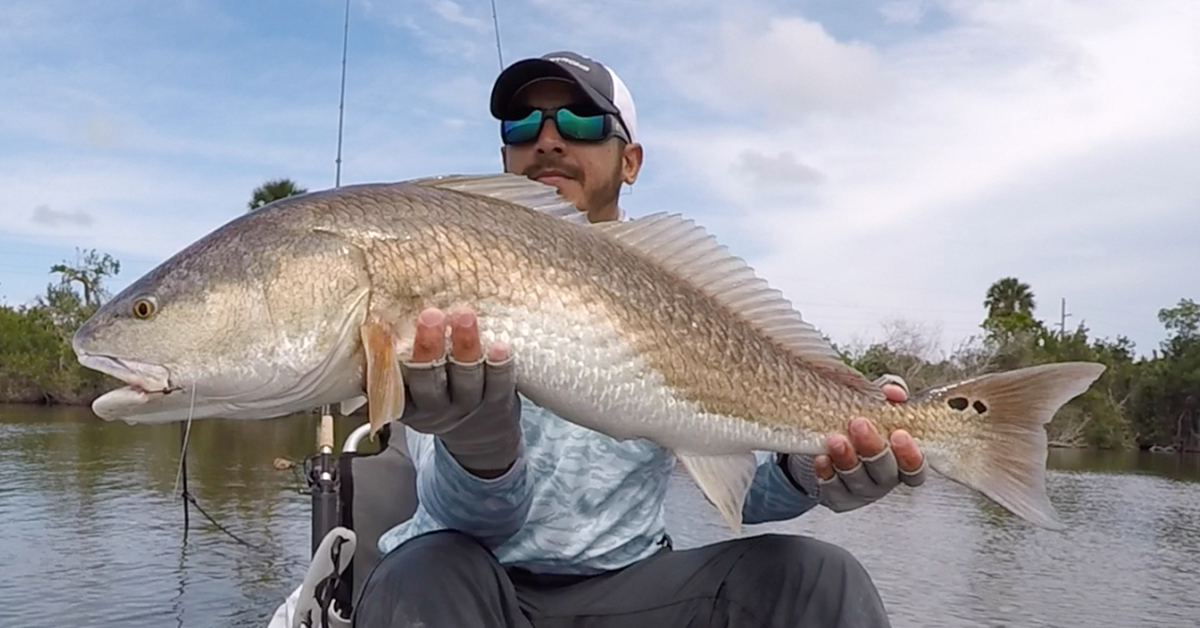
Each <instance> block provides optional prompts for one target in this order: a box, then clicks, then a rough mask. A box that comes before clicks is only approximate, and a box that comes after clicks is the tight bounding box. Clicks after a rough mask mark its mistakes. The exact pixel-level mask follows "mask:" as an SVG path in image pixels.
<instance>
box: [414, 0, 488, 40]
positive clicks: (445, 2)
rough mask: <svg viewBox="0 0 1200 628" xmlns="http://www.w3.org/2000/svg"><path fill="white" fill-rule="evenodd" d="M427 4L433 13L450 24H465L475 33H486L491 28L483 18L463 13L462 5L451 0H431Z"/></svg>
mask: <svg viewBox="0 0 1200 628" xmlns="http://www.w3.org/2000/svg"><path fill="white" fill-rule="evenodd" d="M429 4H430V7H431V8H432V9H433V12H434V13H437V14H438V15H439V16H441V18H442V19H444V20H446V21H447V22H450V23H451V24H457V25H459V26H465V27H467V28H469V29H471V30H473V31H475V32H477V33H487V32H489V31H490V30H491V28H490V27H489V26H488V24H487V23H486V22H484V21H483V20H481V19H479V18H477V17H471V16H468V15H467V14H466V13H464V12H463V8H462V5H461V4H459V3H457V2H454V1H453V0H432V1H431V2H430V3H429Z"/></svg>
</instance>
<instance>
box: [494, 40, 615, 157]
mask: <svg viewBox="0 0 1200 628" xmlns="http://www.w3.org/2000/svg"><path fill="white" fill-rule="evenodd" d="M548 78H550V79H560V80H564V81H567V82H569V83H571V84H573V85H575V86H576V87H578V88H579V91H580V92H581V93H582V94H583V95H584V97H586V98H587V99H588V100H589V101H590V102H591V103H592V105H594V106H595V107H596V108H597V109H599V110H600V111H603V112H605V113H611V114H615V115H616V116H617V118H618V119H619V120H620V121H621V124H622V125H624V127H625V130H626V131H627V132H628V133H629V139H630V141H636V140H635V137H636V136H635V133H636V128H635V127H636V126H637V113H636V110H635V109H634V106H633V96H632V95H630V93H629V88H627V87H625V83H624V82H623V81H622V80H621V78H620V77H619V76H617V74H616V72H613V71H612V68H609V67H607V66H605V65H603V64H601V63H600V62H598V61H595V60H593V59H589V58H587V57H585V56H583V55H581V54H578V53H575V52H570V51H565V50H564V51H559V52H551V53H549V54H546V55H543V56H541V57H539V58H533V59H522V60H521V61H517V62H516V63H513V64H512V65H510V66H508V67H507V68H505V69H504V71H503V72H501V73H500V76H498V77H496V83H495V85H493V86H492V102H491V110H492V117H494V118H496V119H497V120H501V119H503V118H504V115H505V114H506V113H507V112H508V109H509V105H510V104H511V103H512V100H513V96H515V95H516V94H517V92H518V91H520V90H521V88H523V87H525V86H526V85H528V84H530V83H532V82H534V81H537V80H541V79H548Z"/></svg>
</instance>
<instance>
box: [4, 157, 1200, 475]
mask: <svg viewBox="0 0 1200 628" xmlns="http://www.w3.org/2000/svg"><path fill="white" fill-rule="evenodd" d="M304 192H305V190H304V189H302V188H299V187H298V186H296V185H295V184H294V183H293V182H291V181H290V180H288V179H278V180H273V181H268V182H267V183H265V184H264V185H263V186H260V187H259V188H257V189H256V190H255V191H254V194H253V196H252V197H251V201H250V203H249V204H248V211H255V210H256V209H258V208H259V207H262V206H264V205H266V204H268V203H270V202H272V201H274V200H277V199H280V198H284V197H287V196H291V195H294V194H302V193H304ZM120 268H121V265H120V262H119V261H118V260H116V259H115V258H113V257H112V256H111V255H109V254H107V253H99V252H97V251H95V250H81V251H79V252H78V254H77V256H76V259H75V260H74V261H73V262H72V261H64V262H63V263H61V264H55V265H54V266H52V267H51V268H50V273H51V274H52V275H54V276H56V277H57V281H52V282H51V283H49V284H48V285H47V286H46V292H45V294H43V295H41V296H39V297H37V298H36V299H35V300H34V301H33V302H31V303H28V304H23V305H10V304H6V303H0V403H13V404H40V405H79V406H85V405H90V404H91V402H92V400H94V399H95V398H96V397H98V396H99V395H101V394H103V393H104V392H106V391H108V390H111V389H112V388H114V387H116V386H119V385H121V383H120V382H118V381H117V380H116V379H114V378H111V377H109V376H107V375H104V374H101V373H97V372H95V371H92V370H90V369H86V368H84V367H82V366H81V365H80V364H79V362H78V361H77V360H76V357H75V353H74V351H73V350H72V349H71V336H72V335H73V334H74V332H75V330H76V329H78V328H79V326H80V325H82V324H83V322H84V321H85V320H87V318H88V317H89V316H91V314H92V313H93V312H95V311H96V309H97V308H98V307H99V306H100V305H101V304H103V303H104V302H105V301H106V300H107V299H109V298H110V294H109V293H108V291H107V290H106V288H105V285H104V284H105V281H106V279H108V278H111V277H114V276H116V275H117V274H118V273H119V272H120ZM983 306H984V308H985V310H986V317H985V318H984V320H983V322H982V323H981V325H980V330H979V333H978V334H977V335H974V336H972V337H971V338H969V339H967V340H966V341H964V342H962V343H961V344H960V345H959V346H957V347H955V348H954V350H953V351H951V352H950V354H949V355H940V354H939V352H937V351H936V346H937V341H936V338H935V337H934V335H933V334H931V333H930V332H929V331H928V330H927V329H926V328H925V327H924V326H923V325H922V324H920V323H913V322H910V321H903V320H898V321H893V322H891V323H888V324H887V325H885V332H886V333H885V338H884V339H883V340H881V341H879V342H875V343H872V344H869V345H864V344H862V343H857V344H851V345H847V346H836V345H835V346H836V348H837V349H838V351H839V353H841V355H842V358H843V360H845V361H846V363H847V364H850V365H851V366H853V367H855V368H857V369H858V370H859V371H861V372H862V373H863V374H865V375H866V376H868V377H870V378H874V377H878V376H879V375H882V374H885V373H892V374H896V375H900V376H902V377H904V378H905V380H906V381H907V382H908V385H909V388H910V390H911V391H912V392H913V394H914V395H915V394H919V391H921V390H924V389H926V388H930V387H933V386H938V385H942V384H947V383H951V382H954V381H959V380H962V379H966V378H969V377H974V376H977V375H980V374H983V373H987V372H994V371H1003V370H1011V369H1015V368H1020V367H1024V366H1032V365H1036V364H1044V363H1048V362H1063V361H1074V360H1083V361H1095V362H1100V363H1103V364H1105V365H1106V366H1107V367H1108V368H1107V369H1106V370H1105V372H1104V374H1103V375H1102V376H1101V377H1100V379H1099V380H1097V381H1096V383H1095V384H1093V385H1092V387H1091V388H1090V389H1088V391H1087V392H1086V393H1084V394H1083V395H1080V396H1079V397H1077V398H1075V399H1073V400H1071V401H1070V402H1069V403H1068V404H1067V405H1066V406H1064V407H1063V408H1062V409H1061V410H1059V412H1058V413H1057V414H1056V415H1055V418H1054V420H1053V421H1052V422H1051V423H1050V424H1049V426H1048V427H1047V431H1048V435H1049V441H1050V445H1051V446H1052V447H1069V448H1098V449H1133V448H1140V449H1152V450H1155V451H1176V452H1181V453H1182V452H1185V451H1193V452H1194V451H1200V304H1197V303H1196V301H1194V300H1192V299H1189V298H1181V299H1180V300H1179V301H1178V302H1177V303H1176V304H1175V305H1174V306H1172V307H1165V308H1162V309H1160V310H1159V312H1158V319H1159V321H1160V323H1162V325H1163V327H1164V329H1165V330H1166V332H1167V338H1166V340H1164V341H1163V342H1162V343H1160V346H1159V348H1158V349H1156V350H1154V351H1153V352H1152V353H1151V355H1150V356H1148V357H1136V356H1135V354H1134V345H1133V343H1132V342H1131V341H1130V340H1129V339H1128V338H1126V337H1124V336H1118V337H1117V338H1115V339H1109V338H1095V337H1090V336H1089V334H1088V332H1089V330H1088V329H1087V327H1086V325H1085V324H1083V323H1081V324H1080V325H1079V326H1078V327H1076V328H1075V329H1074V330H1071V329H1067V328H1065V327H1060V328H1058V329H1055V328H1054V327H1053V326H1050V325H1047V324H1046V323H1044V322H1043V321H1041V320H1038V319H1036V318H1035V317H1034V311H1035V309H1036V299H1035V296H1034V293H1033V291H1032V289H1031V288H1030V286H1029V285H1028V284H1025V283H1022V282H1020V281H1019V280H1018V279H1017V278H1014V277H1005V278H1002V279H1000V280H998V281H996V282H995V283H993V284H992V285H991V286H990V287H989V288H988V290H987V292H986V294H985V298H984V301H983Z"/></svg>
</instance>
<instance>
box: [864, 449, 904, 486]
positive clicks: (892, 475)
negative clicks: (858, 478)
mask: <svg viewBox="0 0 1200 628" xmlns="http://www.w3.org/2000/svg"><path fill="white" fill-rule="evenodd" d="M862 461H863V466H865V467H866V468H867V475H869V476H871V480H872V481H873V482H874V483H875V485H876V490H879V494H880V495H886V494H887V492H888V491H890V490H892V488H894V487H895V486H896V485H897V484H899V483H900V471H899V469H897V468H896V454H895V451H894V450H893V449H892V448H891V447H886V448H884V450H883V451H881V452H879V453H878V454H875V455H874V456H864V457H863V460H862Z"/></svg>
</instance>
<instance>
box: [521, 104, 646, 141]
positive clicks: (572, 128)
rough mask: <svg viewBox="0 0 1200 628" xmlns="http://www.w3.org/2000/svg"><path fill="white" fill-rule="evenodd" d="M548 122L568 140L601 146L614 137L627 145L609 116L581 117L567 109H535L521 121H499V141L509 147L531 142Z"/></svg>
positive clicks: (605, 114) (604, 114)
mask: <svg viewBox="0 0 1200 628" xmlns="http://www.w3.org/2000/svg"><path fill="white" fill-rule="evenodd" d="M548 118H553V119H554V126H555V127H556V128H557V129H558V134H559V135H561V136H563V137H564V138H566V139H569V140H574V141H577V142H602V141H604V140H607V139H608V138H610V137H612V136H614V135H616V136H617V137H620V138H621V139H623V140H625V141H629V138H628V137H627V136H626V135H625V130H624V129H622V128H621V125H620V124H619V123H618V122H617V118H616V116H613V115H612V114H608V113H601V114H597V115H592V116H582V115H579V114H577V113H575V112H574V111H571V110H570V109H567V108H566V107H558V108H556V109H534V110H532V111H530V112H529V115H526V116H525V117H523V118H520V119H517V120H501V121H500V139H501V140H503V141H504V143H505V144H510V145H511V144H526V143H529V142H532V141H533V140H535V139H537V136H538V134H539V133H541V132H542V124H543V123H544V122H545V121H546V120H547V119H548Z"/></svg>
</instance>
